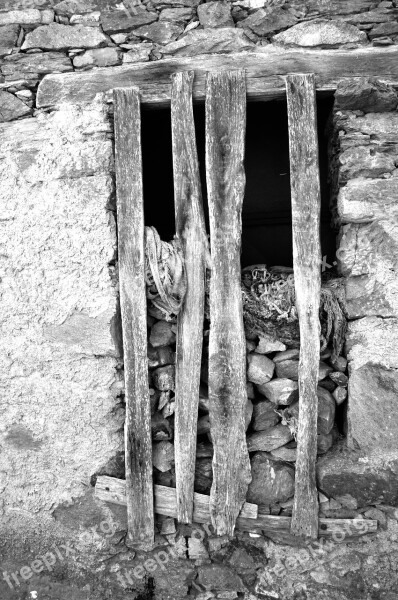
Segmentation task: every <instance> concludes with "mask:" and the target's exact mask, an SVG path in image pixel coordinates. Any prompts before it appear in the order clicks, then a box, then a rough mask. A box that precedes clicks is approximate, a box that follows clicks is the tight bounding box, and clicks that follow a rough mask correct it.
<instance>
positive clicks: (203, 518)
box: [95, 475, 258, 523]
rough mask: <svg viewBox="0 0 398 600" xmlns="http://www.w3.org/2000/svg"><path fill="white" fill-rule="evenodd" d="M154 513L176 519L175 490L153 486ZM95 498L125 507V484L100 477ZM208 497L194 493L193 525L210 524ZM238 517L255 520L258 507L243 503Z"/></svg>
mask: <svg viewBox="0 0 398 600" xmlns="http://www.w3.org/2000/svg"><path fill="white" fill-rule="evenodd" d="M154 490H155V512H156V513H158V514H159V515H167V516H169V517H177V493H176V490H175V488H171V487H166V486H163V485H155V486H154ZM95 496H96V498H98V499H99V500H103V501H104V502H112V503H113V504H119V505H121V506H126V482H125V481H124V479H116V478H115V477H107V476H105V475H104V476H101V477H98V478H97V483H96V486H95ZM209 501H210V496H205V495H204V494H198V493H196V492H195V493H194V510H193V521H194V523H210V511H209ZM240 516H241V517H242V518H243V519H245V520H248V521H252V520H253V519H257V516H258V506H257V504H250V503H249V502H245V503H244V504H243V506H242V510H241V513H240Z"/></svg>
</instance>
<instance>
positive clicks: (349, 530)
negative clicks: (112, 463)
mask: <svg viewBox="0 0 398 600" xmlns="http://www.w3.org/2000/svg"><path fill="white" fill-rule="evenodd" d="M154 490H155V510H156V513H157V514H160V515H166V516H169V517H174V518H175V517H177V497H176V490H175V489H174V488H169V487H165V486H162V485H155V486H154ZM95 497H96V498H97V499H98V500H102V501H103V502H108V503H110V504H118V505H120V506H126V482H125V481H124V479H116V478H115V477H107V476H100V477H98V478H97V483H96V486H95ZM194 503H195V504H194V514H193V521H194V523H210V511H209V496H205V495H203V494H197V493H195V494H194ZM290 525H291V518H290V517H276V516H272V515H259V514H258V506H257V505H256V504H249V503H248V502H245V504H244V505H243V507H242V511H241V513H240V515H239V517H238V519H237V521H236V527H237V529H240V530H241V531H252V532H254V533H261V532H264V533H265V534H266V535H267V534H277V533H284V534H288V533H289V530H290ZM318 525H319V536H320V537H321V536H324V537H332V536H333V535H334V536H337V539H336V541H342V539H341V538H342V534H344V535H345V539H350V538H355V537H358V536H360V535H364V534H366V533H375V532H376V531H377V521H375V520H372V519H319V522H318Z"/></svg>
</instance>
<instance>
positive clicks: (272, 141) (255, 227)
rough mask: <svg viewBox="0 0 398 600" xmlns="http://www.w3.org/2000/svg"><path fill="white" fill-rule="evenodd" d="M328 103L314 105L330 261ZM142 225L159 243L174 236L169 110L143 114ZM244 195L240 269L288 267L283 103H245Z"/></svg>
mask: <svg viewBox="0 0 398 600" xmlns="http://www.w3.org/2000/svg"><path fill="white" fill-rule="evenodd" d="M331 110H332V99H331V98H325V99H320V100H319V101H318V135H319V154H320V172H321V195H322V217H321V244H322V254H323V255H327V257H328V262H330V261H329V258H331V259H332V260H333V257H334V254H335V232H334V231H333V230H332V229H331V227H330V213H329V209H328V204H329V192H328V185H327V169H328V165H327V139H326V136H325V133H324V132H325V126H326V122H327V119H328V116H329V114H330V112H331ZM194 114H195V125H196V136H197V145H198V155H199V162H200V173H201V180H202V191H203V198H204V208H205V214H206V224H207V227H208V218H207V199H206V176H205V110H204V105H203V104H201V105H196V106H195V108H194ZM142 152H143V171H144V201H145V223H146V224H147V225H153V226H155V227H156V228H157V229H158V231H159V234H160V236H161V238H162V239H165V240H169V239H171V238H172V237H173V235H174V232H175V225H174V199H173V196H174V192H173V167H172V151H171V119H170V110H168V109H162V110H144V111H143V113H142ZM245 169H246V193H245V199H244V204H243V233H242V267H245V266H248V265H251V264H255V263H266V264H268V265H269V266H271V265H284V266H292V260H293V258H292V226H291V202H290V176H289V143H288V124H287V109H286V102H283V101H274V102H263V103H261V102H258V103H249V104H248V108H247V132H246V156H245Z"/></svg>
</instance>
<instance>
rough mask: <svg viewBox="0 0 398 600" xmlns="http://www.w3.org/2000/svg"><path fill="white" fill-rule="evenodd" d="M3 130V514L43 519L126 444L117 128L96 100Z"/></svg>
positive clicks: (0, 350) (75, 495)
mask: <svg viewBox="0 0 398 600" xmlns="http://www.w3.org/2000/svg"><path fill="white" fill-rule="evenodd" d="M0 128H1V134H2V139H3V144H2V147H1V150H0V156H1V160H0V171H1V178H2V186H3V188H2V191H3V207H4V210H3V213H2V217H3V219H2V220H1V221H0V230H1V234H0V239H1V240H2V242H3V243H2V244H1V247H0V257H1V258H0V271H1V272H0V277H1V282H0V293H1V298H2V305H3V311H2V315H1V316H0V327H1V331H2V335H1V341H0V363H1V367H2V368H1V373H2V374H1V382H0V384H1V386H2V406H3V414H2V433H3V439H4V442H5V443H4V444H3V452H2V454H1V457H0V470H1V471H2V472H3V475H4V476H5V483H6V485H7V496H6V498H5V506H4V508H5V510H6V511H7V510H11V511H12V512H13V514H14V513H15V511H20V510H23V511H25V512H26V511H31V512H32V513H38V512H44V513H45V512H47V511H49V510H51V509H53V508H54V506H57V505H59V504H62V503H64V502H70V501H72V499H73V498H78V497H80V496H82V495H83V494H84V493H85V492H86V490H87V486H89V484H90V477H91V475H92V474H93V473H95V472H97V471H98V470H100V468H101V467H102V466H103V465H104V464H106V463H107V462H108V461H109V460H110V459H111V457H113V456H114V455H115V452H117V451H119V450H122V448H123V434H122V430H121V418H120V414H119V413H120V411H117V410H115V405H116V400H115V398H116V396H117V393H118V387H117V385H115V383H116V381H117V375H116V366H117V364H118V362H117V361H118V350H117V348H116V346H115V342H114V340H113V337H112V333H111V330H112V328H113V327H112V324H113V322H114V320H115V315H116V313H117V287H116V284H117V282H115V280H114V279H113V280H112V278H111V274H110V270H109V265H110V264H112V263H113V261H114V258H115V253H116V228H115V221H114V215H113V212H111V211H110V210H108V206H109V204H110V199H111V197H112V195H113V193H114V183H113V178H112V170H113V155H112V145H111V140H110V131H111V126H110V123H109V120H108V115H107V111H106V108H105V107H104V106H103V105H102V104H101V102H98V103H93V104H91V105H90V106H86V107H80V106H73V107H70V106H69V107H61V108H60V110H58V111H56V112H53V113H51V114H41V115H40V116H38V117H37V118H34V119H28V120H25V121H24V122H23V123H22V122H21V123H14V124H12V126H9V124H4V125H1V126H0ZM5 219H6V220H5ZM5 240H7V241H5ZM16 424H17V425H16ZM39 444H40V445H39ZM21 460H23V464H24V468H23V469H22V470H21ZM22 490H23V492H22ZM21 527H23V524H22V521H21Z"/></svg>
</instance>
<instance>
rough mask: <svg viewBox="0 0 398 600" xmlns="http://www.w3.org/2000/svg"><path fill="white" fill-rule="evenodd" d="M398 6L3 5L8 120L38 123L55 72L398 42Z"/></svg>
mask: <svg viewBox="0 0 398 600" xmlns="http://www.w3.org/2000/svg"><path fill="white" fill-rule="evenodd" d="M397 15H398V8H397V1H396V0H394V1H391V2H390V1H388V0H382V1H381V2H378V1H376V0H347V1H344V2H341V1H340V0H308V1H307V2H301V1H300V0H225V1H223V0H216V1H214V2H203V1H202V0H125V1H124V3H123V2H118V1H117V0H87V1H86V0H63V1H62V2H58V3H57V2H55V0H12V1H11V0H1V2H0V69H1V75H0V89H1V92H0V120H2V121H10V120H12V119H18V118H23V117H28V116H30V115H31V114H32V111H33V112H34V109H35V94H36V90H37V85H38V82H39V81H40V80H41V79H42V78H43V76H45V75H46V74H48V73H65V72H68V71H82V70H87V69H93V68H98V67H112V66H115V65H121V64H127V63H135V62H143V61H155V60H160V59H162V58H163V57H170V56H197V55H198V54H204V53H220V52H222V53H228V52H240V51H247V50H252V49H255V48H256V46H264V45H268V44H274V45H278V46H282V47H292V46H293V47H301V48H336V47H345V48H355V47H358V46H372V45H373V46H388V45H393V44H397V43H398V22H397Z"/></svg>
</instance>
